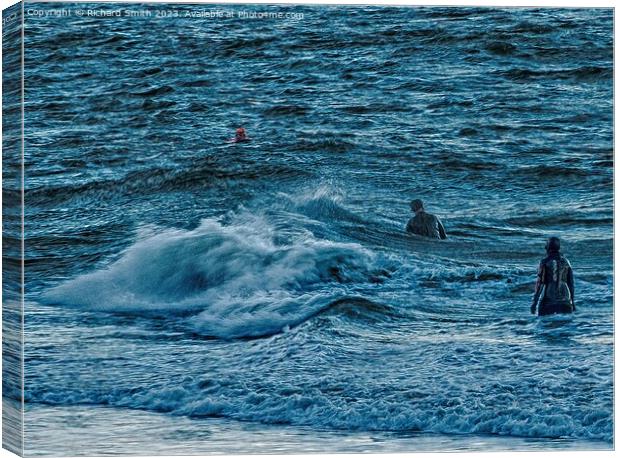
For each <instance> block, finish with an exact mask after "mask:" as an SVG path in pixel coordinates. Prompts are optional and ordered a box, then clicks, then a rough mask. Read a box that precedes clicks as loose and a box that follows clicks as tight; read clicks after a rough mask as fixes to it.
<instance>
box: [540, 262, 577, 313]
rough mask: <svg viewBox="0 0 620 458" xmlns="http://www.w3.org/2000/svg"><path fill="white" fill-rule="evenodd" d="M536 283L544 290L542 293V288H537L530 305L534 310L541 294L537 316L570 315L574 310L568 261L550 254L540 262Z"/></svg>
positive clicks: (571, 275)
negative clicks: (532, 302)
mask: <svg viewBox="0 0 620 458" xmlns="http://www.w3.org/2000/svg"><path fill="white" fill-rule="evenodd" d="M538 282H539V283H540V284H541V285H540V286H542V288H544V291H541V290H542V288H538V287H537V295H536V296H535V297H534V304H533V305H532V307H533V308H535V306H536V304H537V303H538V296H539V295H540V293H541V292H542V300H541V301H540V304H539V305H538V315H551V314H553V313H572V312H573V311H574V310H575V306H574V303H575V302H574V298H575V283H574V281H573V269H572V268H571V265H570V262H568V259H566V258H565V257H564V256H563V255H561V254H560V253H558V252H552V253H549V255H548V256H547V257H546V258H545V259H543V260H542V261H540V266H539V267H538ZM537 286H538V285H537ZM532 312H534V310H532Z"/></svg>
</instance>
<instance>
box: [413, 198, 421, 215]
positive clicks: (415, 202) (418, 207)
mask: <svg viewBox="0 0 620 458" xmlns="http://www.w3.org/2000/svg"><path fill="white" fill-rule="evenodd" d="M421 210H424V202H422V201H421V200H420V199H415V200H412V201H411V211H412V212H414V213H417V212H419V211H421Z"/></svg>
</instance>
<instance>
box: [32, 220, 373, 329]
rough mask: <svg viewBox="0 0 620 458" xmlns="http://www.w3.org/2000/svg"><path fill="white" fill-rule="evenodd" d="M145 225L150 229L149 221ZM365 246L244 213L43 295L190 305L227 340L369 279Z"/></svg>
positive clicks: (177, 308)
mask: <svg viewBox="0 0 620 458" xmlns="http://www.w3.org/2000/svg"><path fill="white" fill-rule="evenodd" d="M151 231H152V229H151ZM371 262H372V255H371V253H370V252H369V251H367V250H365V249H364V248H362V247H361V246H360V245H357V244H347V243H336V242H330V241H325V240H319V239H316V238H315V237H313V236H312V234H310V233H308V232H307V231H302V230H299V231H290V230H289V231H286V233H285V236H283V232H282V231H276V230H275V229H274V228H273V227H272V226H271V225H270V224H269V223H268V222H267V221H266V220H265V219H264V218H261V217H259V216H254V215H250V214H247V213H244V214H242V215H240V216H236V217H235V218H234V220H233V221H232V222H230V223H229V224H226V225H225V224H223V223H222V222H220V221H219V220H216V219H206V220H203V221H202V223H201V224H200V226H199V227H198V228H196V229H194V230H191V231H186V230H177V229H175V230H173V229H167V230H163V231H161V232H160V233H158V234H155V235H151V236H146V237H142V238H141V239H140V240H138V241H137V242H136V243H135V244H134V245H133V246H131V247H130V248H129V249H127V250H126V251H125V253H123V255H122V257H121V258H120V259H119V260H118V261H116V262H114V263H113V264H112V265H110V266H109V267H108V268H105V269H103V270H98V271H95V272H92V273H88V274H85V275H82V276H80V277H77V278H75V279H73V280H71V281H69V282H67V283H65V284H62V285H60V286H58V287H56V288H54V289H52V290H50V291H49V292H47V293H46V294H45V295H44V299H45V300H46V301H48V302H54V303H60V304H64V305H68V306H72V307H79V308H81V309H86V310H97V311H108V312H125V313H164V314H169V313H179V312H184V313H187V312H189V313H194V314H196V313H197V315H196V316H194V317H192V318H190V322H191V324H192V326H193V327H194V328H195V330H196V331H197V332H201V333H204V334H206V335H211V336H217V337H225V338H233V337H242V336H260V335H266V334H271V333H274V332H278V331H279V330H281V329H282V328H283V327H285V326H294V325H296V324H298V323H300V322H302V321H304V320H305V319H306V318H307V317H309V316H311V315H313V314H315V313H317V312H318V311H319V310H321V309H322V308H324V307H326V306H328V305H329V303H330V302H332V301H333V300H335V299H337V298H338V297H340V296H341V295H343V294H345V293H346V291H347V290H348V289H350V287H351V285H355V284H356V282H363V281H366V280H367V272H368V270H369V268H370V265H371Z"/></svg>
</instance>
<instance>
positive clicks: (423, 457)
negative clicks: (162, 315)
mask: <svg viewBox="0 0 620 458" xmlns="http://www.w3.org/2000/svg"><path fill="white" fill-rule="evenodd" d="M44 1H47V2H53V1H67V2H71V3H73V1H71V0H44ZM15 3H17V2H16V1H12V0H0V7H1V8H2V9H5V8H8V7H9V6H11V5H13V4H15ZM25 3H41V1H37V0H26V1H25ZM75 3H82V2H78V1H75ZM88 3H186V4H187V3H191V4H244V3H246V4H247V3H253V4H314V5H382V6H388V5H394V6H483V7H484V6H488V7H495V8H498V7H558V8H559V7H565V8H566V7H568V8H593V7H605V8H614V7H615V4H614V2H613V1H611V0H590V1H584V0H542V1H541V0H539V1H533V0H529V1H523V0H521V1H519V0H499V1H498V0H478V1H471V0H428V1H421V0H374V1H364V0H339V1H333V0H310V1H303V0H251V1H242V0H220V1H187V0H151V1H140V0H111V1H101V2H98V1H89V2H88ZM617 31H618V24H617V22H616V17H615V9H614V311H615V308H616V304H617V296H616V294H615V292H616V291H617V287H618V284H619V283H618V276H617V271H616V267H617V266H618V265H619V263H618V262H619V260H620V254H618V252H617V251H616V249H615V241H616V238H615V235H616V234H618V232H617V221H616V219H615V215H616V214H617V210H618V205H620V203H619V202H618V199H617V198H616V197H617V194H616V192H617V188H616V186H615V177H616V173H615V172H616V168H615V164H616V152H617V150H618V149H617V146H618V141H617V136H616V135H615V132H616V120H617V119H618V118H617V109H618V107H617V105H616V104H615V94H617V93H618V88H619V83H618V80H617V79H616V72H615V62H617V49H616V42H615V38H616V37H617V36H618V34H617ZM22 53H23V49H22ZM22 62H23V54H22ZM1 91H2V89H1V85H0V97H1ZM22 94H23V85H22ZM22 132H23V115H22ZM22 159H23V148H22ZM0 171H1V166H0ZM22 180H23V175H22ZM22 198H23V195H22ZM0 199H1V196H0ZM0 218H1V215H0ZM22 227H23V226H22ZM22 249H23V247H22ZM22 259H23V257H22ZM0 268H1V259H0ZM0 294H1V293H0ZM22 326H23V323H22ZM616 329H618V315H617V314H616V313H614V440H616V439H617V438H618V437H620V436H618V432H619V430H620V428H619V426H618V421H617V418H616V415H615V414H616V412H617V409H616V407H617V396H616V390H615V387H617V382H618V380H617V378H616V371H615V369H616V368H617V367H618V353H617V352H616V351H615V342H616V339H615V335H616V333H615V331H616ZM0 334H1V329H0ZM22 343H23V342H22ZM22 351H23V345H22ZM22 360H23V358H22ZM1 364H2V363H1V361H0V369H1ZM1 421H2V420H1V416H0V426H1ZM22 437H23V435H22ZM438 453H441V456H442V457H444V456H445V457H455V458H459V457H480V458H482V457H484V458H488V457H497V458H523V457H527V456H542V455H541V454H542V453H544V454H545V455H547V454H549V455H551V456H553V457H558V458H559V457H564V456H567V457H575V458H577V457H581V456H584V455H586V454H587V456H588V458H598V457H612V456H615V452H614V451H608V452H607V451H593V452H581V451H574V452H573V451H541V452H484V453H483V452H459V453H453V452H434V453H399V454H367V455H369V456H371V457H375V456H377V457H385V458H411V457H419V458H437V455H438ZM14 456H15V455H14V454H12V453H11V452H9V451H7V450H4V449H0V458H7V457H14ZM228 456H235V457H251V456H256V457H260V458H262V457H264V456H265V455H228ZM272 456H280V457H285V458H297V457H299V458H308V457H328V456H339V455H331V454H303V455H272ZM144 458H178V457H177V456H175V457H167V456H165V455H158V456H156V457H149V456H146V457H144Z"/></svg>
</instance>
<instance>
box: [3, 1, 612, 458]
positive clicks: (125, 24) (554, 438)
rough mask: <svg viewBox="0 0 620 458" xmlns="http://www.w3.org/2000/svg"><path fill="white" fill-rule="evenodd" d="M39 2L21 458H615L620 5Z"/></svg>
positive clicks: (32, 37)
mask: <svg viewBox="0 0 620 458" xmlns="http://www.w3.org/2000/svg"><path fill="white" fill-rule="evenodd" d="M59 5H60V6H59ZM29 6H31V7H33V8H35V7H36V9H38V10H42V11H45V10H46V9H50V8H54V9H58V8H61V7H62V8H65V7H66V8H68V9H75V8H77V7H78V6H80V7H85V8H86V7H88V8H92V9H98V10H106V9H110V10H113V9H119V8H120V9H122V10H123V11H129V12H131V11H134V12H135V14H134V15H133V16H131V15H128V16H123V17H117V16H114V17H108V16H109V15H108V16H105V15H100V16H96V17H95V16H90V17H89V16H86V17H78V16H77V15H76V14H73V15H69V16H58V15H39V16H32V17H28V16H27V17H26V27H25V47H26V48H25V49H26V54H25V94H26V105H25V163H26V165H25V170H26V181H25V185H26V190H25V202H26V209H25V212H26V214H25V217H26V227H25V233H26V242H25V256H26V268H27V270H26V302H25V313H26V318H25V325H26V332H25V343H26V344H25V358H26V360H25V371H26V373H25V376H26V378H25V400H26V403H27V409H26V417H25V418H26V453H27V454H39V455H41V454H56V455H59V454H60V455H62V454H65V455H67V454H94V453H96V452H100V453H102V454H103V453H106V454H119V453H141V452H142V453H151V454H153V453H172V452H174V451H178V452H183V453H184V454H191V453H234V452H259V453H260V452H265V453H266V452H304V451H307V452H311V451H331V452H347V451H414V450H455V449H457V450H479V449H524V448H542V449H549V448H557V447H562V448H611V447H612V441H613V432H612V431H613V422H612V414H613V410H612V409H613V403H612V400H613V380H612V371H613V361H612V355H613V319H612V317H613V288H612V283H613V274H612V253H613V251H612V249H613V247H612V243H613V240H612V224H613V213H612V199H613V194H612V186H613V145H612V133H613V132H612V115H613V113H612V102H613V99H612V71H613V64H612V55H613V41H612V29H613V24H612V18H613V12H612V10H611V9H514V8H513V9H495V8H417V7H415V8H406V7H401V8H388V7H375V6H360V7H342V6H283V5H279V6H268V5H256V6H249V5H238V6H233V5H225V8H226V10H231V11H233V12H239V11H245V12H256V13H261V12H283V13H295V15H294V19H291V18H288V19H287V18H277V19H276V18H270V17H263V18H259V15H258V14H256V15H254V16H256V18H251V16H252V15H249V14H248V17H246V18H240V17H239V16H236V17H235V16H233V17H215V18H207V17H205V14H202V16H201V15H200V14H198V13H199V11H198V12H197V10H216V9H218V8H220V7H218V6H217V5H174V6H173V7H172V6H167V5H123V4H113V5H106V4H96V5H95V4H93V5H90V6H88V5H86V6H85V4H80V5H76V4H66V5H65V4H54V5H51V4H43V3H41V4H34V3H30V4H29ZM147 7H148V9H149V10H152V11H154V12H157V11H160V13H161V11H164V13H165V12H166V11H169V10H171V9H172V8H173V9H174V10H175V11H179V12H181V13H183V12H194V13H196V14H195V15H194V16H196V15H198V16H197V17H189V18H188V17H187V16H186V15H183V14H178V15H177V16H174V15H171V14H167V13H165V14H164V13H161V14H159V15H158V16H154V15H153V16H151V17H150V18H149V17H147V18H145V17H140V15H138V12H139V11H142V10H145V9H146V8H147ZM221 8H224V6H222V7H221ZM142 16H144V15H142ZM190 16H191V15H190ZM292 16H293V15H289V17H292ZM239 126H243V127H245V128H246V130H247V132H248V136H249V137H251V141H249V142H245V143H236V144H235V143H227V139H228V138H230V137H231V136H233V135H234V131H235V129H236V128H237V127H239ZM413 198H421V199H423V200H424V202H425V204H426V207H427V209H428V211H430V212H432V213H433V214H436V215H437V216H439V218H440V219H441V220H442V221H443V223H444V225H445V227H446V230H447V232H448V236H449V238H448V240H446V241H435V240H428V239H422V238H418V237H415V236H411V235H407V234H405V233H404V227H405V224H406V222H407V220H408V218H410V217H411V212H410V209H409V202H410V201H411V199H413ZM550 235H558V236H560V237H561V239H562V243H563V252H564V253H565V254H566V256H567V257H568V258H569V259H570V262H571V264H572V266H573V269H574V273H575V278H576V305H577V313H575V314H574V315H572V316H563V317H551V318H542V319H540V318H536V317H534V316H532V315H530V311H529V306H530V302H531V297H532V293H533V287H534V281H535V275H536V269H537V265H538V262H539V260H540V258H542V257H543V256H544V244H545V239H546V238H547V237H548V236H550ZM5 262H6V261H5ZM9 312H10V310H9ZM9 318H10V317H7V318H6V319H9ZM76 428H77V429H76ZM77 430H80V431H91V432H92V434H89V435H88V438H87V439H84V441H76V440H74V439H72V438H75V437H76V436H75V434H73V435H72V433H71V431H73V432H74V433H75V431H77ZM89 441H90V442H89ZM78 442H79V443H78ZM102 447H103V448H102Z"/></svg>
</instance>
